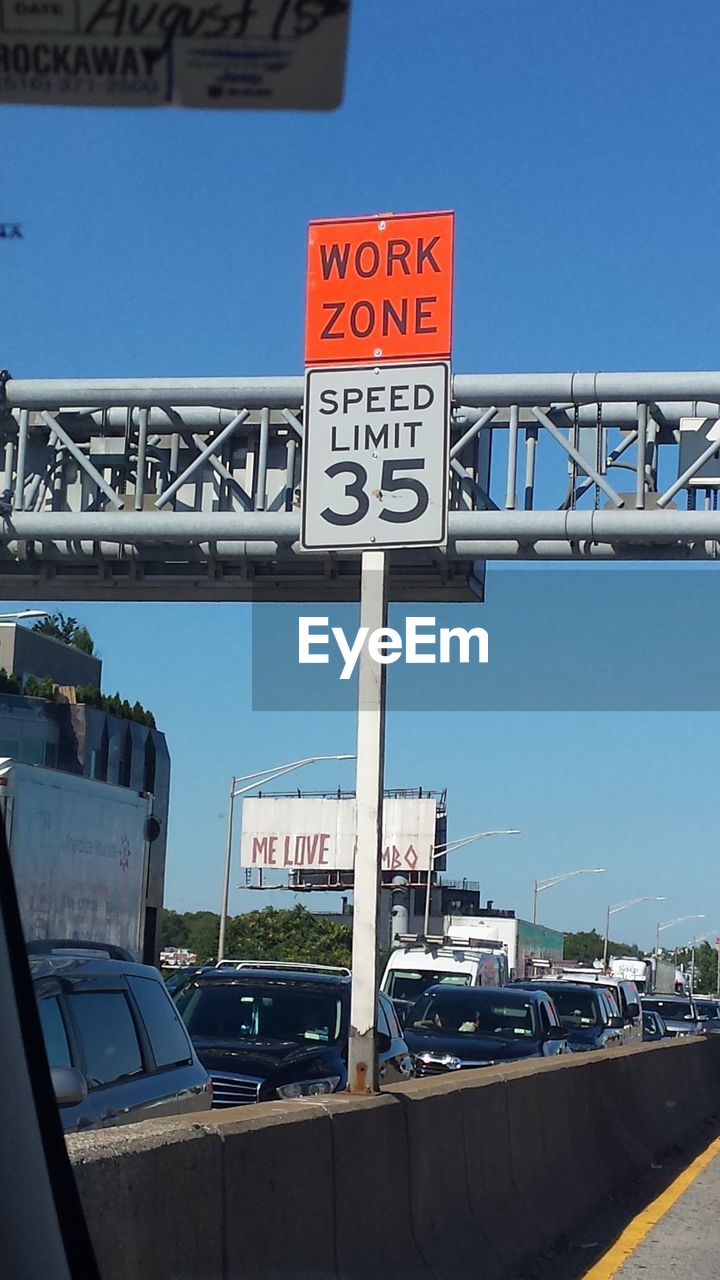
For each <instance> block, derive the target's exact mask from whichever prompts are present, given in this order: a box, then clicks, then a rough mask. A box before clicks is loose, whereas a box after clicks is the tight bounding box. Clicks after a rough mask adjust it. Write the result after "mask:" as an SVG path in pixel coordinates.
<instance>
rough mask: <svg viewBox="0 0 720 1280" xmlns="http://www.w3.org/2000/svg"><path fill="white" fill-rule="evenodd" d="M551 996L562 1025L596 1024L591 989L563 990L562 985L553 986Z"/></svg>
mask: <svg viewBox="0 0 720 1280" xmlns="http://www.w3.org/2000/svg"><path fill="white" fill-rule="evenodd" d="M551 997H552V1000H553V1003H554V1005H555V1008H556V1009H557V1011H558V1017H559V1018H560V1022H561V1024H562V1026H563V1027H594V1026H596V1025H597V1022H598V1014H597V1004H596V1001H595V997H594V996H593V993H592V992H591V991H571V990H567V991H564V990H563V989H562V987H554V988H553V990H552V992H551Z"/></svg>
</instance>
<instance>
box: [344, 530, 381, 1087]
mask: <svg viewBox="0 0 720 1280" xmlns="http://www.w3.org/2000/svg"><path fill="white" fill-rule="evenodd" d="M360 592H361V595H360V626H361V627H367V628H368V629H369V630H368V633H367V634H370V633H372V632H373V631H376V630H381V629H383V628H385V627H386V626H387V565H386V554H385V552H384V551H364V552H363V557H362V570H361V583H360ZM385 675H386V667H385V664H384V663H378V662H376V661H375V660H374V659H373V658H371V656H370V653H369V651H368V646H367V644H366V645H365V646H364V647H363V651H362V654H361V657H360V670H359V680H358V728H357V782H356V796H357V827H356V831H357V846H356V851H355V888H354V909H353V945H352V993H351V1001H350V1044H349V1058H348V1064H349V1077H348V1088H349V1090H350V1092H351V1093H376V1092H377V1088H378V1064H377V1042H376V1019H377V991H378V982H379V979H380V965H379V947H378V927H379V923H380V921H379V907H380V860H381V857H382V802H383V781H384V771H385Z"/></svg>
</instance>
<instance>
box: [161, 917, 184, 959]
mask: <svg viewBox="0 0 720 1280" xmlns="http://www.w3.org/2000/svg"><path fill="white" fill-rule="evenodd" d="M187 940H188V929H187V924H186V922H185V917H184V916H182V915H180V914H179V913H178V912H177V911H170V910H166V911H163V918H162V929H161V930H160V949H161V950H162V948H163V947H185V946H187Z"/></svg>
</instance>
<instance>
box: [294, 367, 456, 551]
mask: <svg viewBox="0 0 720 1280" xmlns="http://www.w3.org/2000/svg"><path fill="white" fill-rule="evenodd" d="M449 399H450V366H449V364H448V362H447V361H433V362H428V363H424V364H414V365H409V364H408V365H405V364H393V365H390V364H385V365H382V364H381V365H374V366H367V367H365V366H357V365H355V366H348V367H346V368H326V369H309V370H308V371H307V373H306V384H305V443H304V451H303V452H304V457H303V490H302V492H303V503H302V534H301V542H302V546H303V547H304V548H305V549H306V550H312V551H315V550H316V551H321V550H322V551H332V550H341V549H343V548H348V547H355V548H358V549H362V548H368V547H378V548H380V547H398V546H415V547H418V546H419V547H427V546H442V545H444V543H445V542H446V540H447V498H448V432H449V409H450V403H449Z"/></svg>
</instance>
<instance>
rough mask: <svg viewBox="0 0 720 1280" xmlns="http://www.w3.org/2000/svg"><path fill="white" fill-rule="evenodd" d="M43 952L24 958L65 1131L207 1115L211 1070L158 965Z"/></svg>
mask: <svg viewBox="0 0 720 1280" xmlns="http://www.w3.org/2000/svg"><path fill="white" fill-rule="evenodd" d="M46 948H47V949H43V948H42V946H39V945H38V944H33V945H32V946H30V947H29V948H28V950H29V952H30V954H29V956H28V959H29V963H30V971H31V974H32V978H33V985H34V988H35V996H36V999H37V1002H38V1010H39V1013H40V1023H41V1026H42V1030H43V1035H44V1038H45V1048H46V1051H47V1055H48V1062H49V1064H50V1071H51V1075H52V1078H53V1085H54V1087H55V1096H56V1098H57V1101H58V1106H59V1107H60V1118H61V1120H62V1125H63V1128H64V1130H65V1132H66V1133H67V1132H76V1131H78V1130H85V1129H99V1128H105V1127H106V1126H109V1125H117V1124H126V1123H128V1122H129V1121H132V1120H148V1119H151V1118H154V1117H157V1116H164V1115H175V1114H177V1113H179V1112H186V1111H208V1110H209V1109H210V1106H211V1101H212V1085H211V1084H210V1080H209V1077H208V1074H207V1072H206V1071H205V1068H204V1067H202V1066H201V1065H200V1063H199V1062H198V1060H197V1057H196V1055H195V1051H194V1049H193V1047H192V1044H191V1043H190V1039H189V1037H188V1034H187V1031H186V1030H185V1027H184V1025H183V1022H182V1019H181V1018H179V1017H178V1013H177V1010H176V1008H175V1006H174V1004H173V1002H172V1000H171V998H170V996H169V995H168V993H167V991H166V989H165V983H164V982H163V979H162V976H161V974H160V973H159V971H158V970H157V969H153V968H152V967H151V966H150V965H144V964H135V963H134V962H133V961H132V959H131V958H129V957H128V958H127V959H124V958H119V957H121V956H122V955H123V953H122V952H121V951H120V949H119V948H103V947H102V946H100V947H98V948H92V947H88V946H85V947H83V946H82V945H81V944H77V943H73V944H57V943H54V944H53V943H48V944H46ZM111 957H112V958H111Z"/></svg>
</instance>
